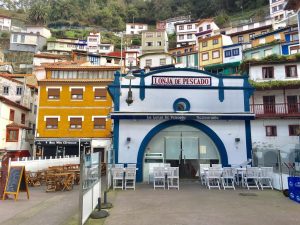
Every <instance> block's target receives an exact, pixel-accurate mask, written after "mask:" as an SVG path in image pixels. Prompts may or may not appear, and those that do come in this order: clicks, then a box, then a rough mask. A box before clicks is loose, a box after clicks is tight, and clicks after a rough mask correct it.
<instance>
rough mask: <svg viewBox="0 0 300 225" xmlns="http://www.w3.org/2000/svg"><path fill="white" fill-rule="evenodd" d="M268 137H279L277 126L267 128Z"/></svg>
mask: <svg viewBox="0 0 300 225" xmlns="http://www.w3.org/2000/svg"><path fill="white" fill-rule="evenodd" d="M266 136H267V137H275V136H277V127H276V126H266Z"/></svg>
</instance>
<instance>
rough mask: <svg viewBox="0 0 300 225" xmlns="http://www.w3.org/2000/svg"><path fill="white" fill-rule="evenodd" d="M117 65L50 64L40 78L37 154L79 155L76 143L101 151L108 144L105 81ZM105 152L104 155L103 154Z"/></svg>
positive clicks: (108, 99) (108, 104)
mask: <svg viewBox="0 0 300 225" xmlns="http://www.w3.org/2000/svg"><path fill="white" fill-rule="evenodd" d="M119 69H120V67H113V66H111V67H107V66H78V65H65V66H63V65H52V66H46V68H45V70H46V79H43V80H40V81H39V108H38V119H37V132H36V140H35V143H36V146H37V149H36V154H37V155H38V156H41V155H42V156H48V157H49V156H64V155H78V154H79V143H81V145H85V146H86V148H91V149H92V150H93V151H100V152H102V153H103V154H104V152H105V149H107V148H108V147H109V146H110V142H111V141H110V139H111V131H112V122H111V120H110V119H108V118H107V115H108V114H109V112H110V111H111V108H112V99H111V97H110V95H109V94H108V93H107V85H108V84H110V83H111V82H112V81H113V78H114V73H115V72H116V71H117V70H119ZM103 156H104V155H103Z"/></svg>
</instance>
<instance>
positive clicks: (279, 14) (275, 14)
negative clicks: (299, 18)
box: [269, 0, 293, 21]
mask: <svg viewBox="0 0 300 225" xmlns="http://www.w3.org/2000/svg"><path fill="white" fill-rule="evenodd" d="M269 3H270V16H271V17H272V18H273V19H274V20H275V21H280V20H283V19H285V18H287V17H289V16H291V15H292V14H293V12H292V11H287V10H284V5H285V0H269Z"/></svg>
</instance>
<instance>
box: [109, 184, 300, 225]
mask: <svg viewBox="0 0 300 225" xmlns="http://www.w3.org/2000/svg"><path fill="white" fill-rule="evenodd" d="M240 193H246V194H249V193H250V194H253V196H242V195H240ZM111 194H113V195H115V197H113V198H110V200H111V201H112V202H113V204H114V208H113V209H111V210H110V216H109V217H108V218H107V219H106V220H105V222H104V224H105V225H135V224H136V225H161V224H163V225H221V224H222V225H256V224H263V225H282V224H295V225H296V224H300V213H299V212H300V204H297V203H294V202H292V201H290V200H289V199H288V198H286V197H284V196H283V195H282V193H281V192H278V191H271V190H264V191H258V190H251V191H247V190H241V189H239V190H236V191H234V190H226V191H224V190H221V191H220V190H207V189H205V188H200V185H199V184H198V183H188V184H181V190H179V191H177V190H153V189H152V187H151V186H149V185H146V184H141V185H137V189H136V191H132V190H127V191H121V190H120V191H117V192H116V194H115V193H114V192H112V193H111Z"/></svg>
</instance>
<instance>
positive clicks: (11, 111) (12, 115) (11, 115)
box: [9, 109, 15, 121]
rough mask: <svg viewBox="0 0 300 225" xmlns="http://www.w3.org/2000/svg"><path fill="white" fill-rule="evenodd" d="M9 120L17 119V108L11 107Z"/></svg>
mask: <svg viewBox="0 0 300 225" xmlns="http://www.w3.org/2000/svg"><path fill="white" fill-rule="evenodd" d="M9 120H10V121H14V120H15V110H13V109H10V111H9Z"/></svg>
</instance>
